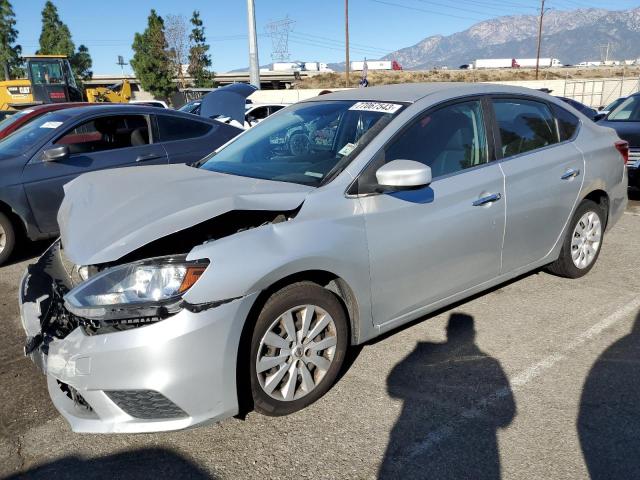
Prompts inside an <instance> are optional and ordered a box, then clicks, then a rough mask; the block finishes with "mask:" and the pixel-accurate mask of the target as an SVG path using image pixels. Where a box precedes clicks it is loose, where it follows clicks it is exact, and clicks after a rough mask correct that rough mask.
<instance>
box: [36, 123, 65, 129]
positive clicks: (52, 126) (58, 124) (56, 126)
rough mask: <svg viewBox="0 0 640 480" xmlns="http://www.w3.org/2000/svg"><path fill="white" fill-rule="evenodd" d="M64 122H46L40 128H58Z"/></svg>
mask: <svg viewBox="0 0 640 480" xmlns="http://www.w3.org/2000/svg"><path fill="white" fill-rule="evenodd" d="M62 123H63V122H44V123H43V124H42V125H40V128H58V127H59V126H60V125H62Z"/></svg>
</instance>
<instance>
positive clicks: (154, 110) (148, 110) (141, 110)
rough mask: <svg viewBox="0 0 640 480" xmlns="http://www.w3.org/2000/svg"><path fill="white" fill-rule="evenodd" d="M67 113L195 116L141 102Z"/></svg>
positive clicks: (80, 108) (206, 120) (73, 114)
mask: <svg viewBox="0 0 640 480" xmlns="http://www.w3.org/2000/svg"><path fill="white" fill-rule="evenodd" d="M64 113H65V114H68V115H71V116H73V117H75V116H85V115H89V114H91V115H96V114H98V115H107V114H116V113H120V114H139V115H173V116H176V117H183V118H188V119H191V120H193V119H194V116H193V114H190V113H185V112H179V111H177V110H172V109H169V108H158V107H152V106H149V105H141V104H126V103H105V104H97V105H92V106H90V107H87V106H80V107H74V108H68V109H66V110H65V112H64ZM199 118H200V120H202V121H205V122H207V123H211V122H212V121H213V120H210V119H208V118H205V117H199Z"/></svg>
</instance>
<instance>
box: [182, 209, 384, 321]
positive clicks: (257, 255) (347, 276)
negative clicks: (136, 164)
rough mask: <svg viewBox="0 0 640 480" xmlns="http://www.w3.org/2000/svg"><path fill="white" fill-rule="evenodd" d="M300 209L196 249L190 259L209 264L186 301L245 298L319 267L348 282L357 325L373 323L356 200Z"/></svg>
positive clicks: (362, 226) (366, 256)
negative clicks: (321, 210)
mask: <svg viewBox="0 0 640 480" xmlns="http://www.w3.org/2000/svg"><path fill="white" fill-rule="evenodd" d="M304 207H308V205H307V204H305V206H304ZM304 207H303V210H301V212H300V213H299V214H298V216H297V217H296V218H294V219H292V220H289V221H287V222H281V223H276V224H269V225H264V226H261V227H258V228H254V229H251V230H246V231H243V232H240V233H237V234H235V235H231V236H229V237H225V238H222V239H219V240H216V241H213V242H209V243H205V244H203V245H200V246H197V247H196V248H194V249H193V250H192V251H191V253H190V254H189V257H188V259H189V260H195V259H202V258H207V259H209V261H210V262H211V264H210V267H209V268H208V269H207V271H206V272H205V273H204V274H203V275H202V277H201V278H200V280H198V282H197V283H196V285H194V287H193V288H192V289H191V290H189V292H188V293H187V294H186V295H185V297H184V298H185V300H186V301H188V302H189V303H192V304H198V303H207V302H212V301H219V300H226V299H230V298H237V297H243V296H246V295H250V294H253V293H256V292H259V291H262V290H265V289H266V288H268V287H269V286H271V285H273V284H274V283H276V282H278V281H279V280H281V279H283V278H285V277H288V276H290V275H293V274H296V273H300V272H304V271H309V270H320V271H326V272H329V273H333V274H334V275H336V276H338V277H340V278H342V279H343V280H344V281H345V282H346V283H347V284H348V285H349V287H350V288H351V290H352V291H353V294H354V296H355V299H356V302H357V304H358V311H359V312H360V321H361V323H362V324H365V323H366V324H368V325H372V319H371V289H370V276H369V254H368V249H367V240H366V232H365V224H364V218H363V215H362V210H361V208H360V202H359V200H357V199H347V198H343V199H341V201H340V202H339V205H338V212H339V213H338V215H336V214H335V213H336V210H335V209H334V208H332V209H331V210H332V212H331V215H320V216H313V218H311V217H309V216H307V215H305V213H307V212H308V211H309V208H304ZM305 210H306V211H305ZM305 217H306V218H305Z"/></svg>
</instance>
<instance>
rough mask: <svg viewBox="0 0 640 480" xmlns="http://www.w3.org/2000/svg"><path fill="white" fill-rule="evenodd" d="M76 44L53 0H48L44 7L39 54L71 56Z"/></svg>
mask: <svg viewBox="0 0 640 480" xmlns="http://www.w3.org/2000/svg"><path fill="white" fill-rule="evenodd" d="M74 51H75V45H74V44H73V40H71V32H70V31H69V27H67V26H66V25H65V24H64V23H63V22H62V20H60V16H59V15H58V9H57V8H56V6H55V5H54V4H53V2H51V1H47V2H46V3H45V4H44V8H43V9H42V32H41V33H40V49H39V50H38V51H37V52H36V53H37V54H38V55H66V56H67V57H69V58H71V57H72V56H73V54H74Z"/></svg>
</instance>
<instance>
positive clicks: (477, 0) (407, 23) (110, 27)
mask: <svg viewBox="0 0 640 480" xmlns="http://www.w3.org/2000/svg"><path fill="white" fill-rule="evenodd" d="M12 3H13V6H14V10H15V12H16V17H17V22H18V25H17V27H18V30H19V31H20V36H19V43H21V44H22V45H23V51H24V53H25V54H27V53H33V52H35V50H36V49H37V48H38V37H39V35H40V28H41V20H40V12H41V10H42V7H43V5H44V0H13V1H12ZM54 3H55V4H56V5H57V7H58V10H59V13H60V16H61V18H62V20H63V21H64V22H65V23H67V25H69V28H70V29H71V33H72V35H73V40H74V42H75V44H76V46H77V45H79V44H81V43H84V44H85V45H87V46H88V47H89V51H90V53H91V55H92V57H93V61H94V67H93V70H94V73H96V74H108V73H116V72H118V71H119V70H120V68H119V67H118V66H117V65H116V60H117V56H118V55H123V56H124V58H125V61H128V60H129V59H130V58H131V56H132V52H131V43H132V40H133V35H134V32H141V31H142V30H144V28H145V25H146V18H147V16H148V14H149V10H150V9H151V8H152V7H153V8H155V9H156V10H157V11H158V13H159V14H160V15H163V16H164V15H167V14H174V15H184V16H185V17H187V18H189V17H190V16H191V13H192V12H193V10H194V9H197V10H200V13H201V16H202V19H203V21H204V24H205V27H206V35H207V38H208V40H209V42H210V44H211V53H212V57H213V68H214V70H216V71H219V72H224V71H228V70H232V69H235V68H242V67H245V66H246V65H248V59H247V39H246V33H247V14H246V1H245V0H183V1H181V2H177V1H176V0H154V1H145V0H107V1H106V2H96V1H94V2H87V0H54ZM255 4H256V21H257V29H258V33H259V37H258V44H259V55H260V63H261V64H263V65H264V64H267V63H270V62H271V53H272V46H271V38H270V37H269V36H268V35H267V34H266V31H265V26H266V24H267V23H269V22H270V21H272V20H280V19H282V18H284V17H285V16H286V15H288V16H289V18H291V19H292V20H294V21H295V24H294V26H293V33H292V34H291V36H290V40H289V52H290V54H291V58H292V59H299V60H305V61H321V62H335V61H341V60H344V43H343V42H344V0H255ZM349 5H350V8H349V16H350V36H351V58H352V60H357V59H361V58H363V57H365V56H366V57H367V58H378V57H380V56H382V55H384V54H385V53H388V52H391V51H393V50H396V49H398V48H402V47H406V46H409V45H413V44H414V43H416V42H418V41H420V40H421V39H423V38H424V37H427V36H430V35H435V34H443V35H448V34H451V33H454V32H457V31H461V30H464V29H466V28H468V27H469V26H471V25H473V24H474V23H476V22H478V21H481V20H484V19H488V18H492V17H496V16H500V15H510V14H516V13H537V10H536V9H537V8H539V2H538V1H537V0H350V2H349ZM547 5H548V6H549V7H551V8H556V9H558V10H570V9H574V8H580V7H583V8H584V7H594V6H597V5H598V2H597V0H547ZM637 5H638V2H637V1H633V0H610V1H609V2H607V8H610V9H616V10H622V9H627V8H633V7H634V6H637ZM125 68H126V69H128V70H129V71H130V67H125ZM125 71H127V70H125Z"/></svg>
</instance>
